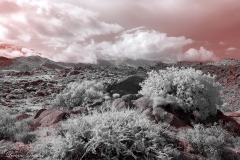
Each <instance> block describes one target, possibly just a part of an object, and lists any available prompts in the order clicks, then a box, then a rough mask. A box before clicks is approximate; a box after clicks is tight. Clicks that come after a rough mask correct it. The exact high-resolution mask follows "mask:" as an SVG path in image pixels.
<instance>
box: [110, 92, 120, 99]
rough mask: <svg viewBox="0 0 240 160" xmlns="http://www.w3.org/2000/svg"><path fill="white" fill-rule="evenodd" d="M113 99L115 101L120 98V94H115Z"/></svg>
mask: <svg viewBox="0 0 240 160" xmlns="http://www.w3.org/2000/svg"><path fill="white" fill-rule="evenodd" d="M112 97H113V99H116V98H120V94H118V93H114V94H113V95H112Z"/></svg>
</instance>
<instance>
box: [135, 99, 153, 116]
mask: <svg viewBox="0 0 240 160" xmlns="http://www.w3.org/2000/svg"><path fill="white" fill-rule="evenodd" d="M131 102H132V104H133V108H135V109H136V110H137V111H138V112H140V113H141V112H143V111H144V110H145V109H147V108H148V107H150V105H151V101H150V100H149V99H148V98H145V97H142V98H139V99H137V100H132V101H131Z"/></svg>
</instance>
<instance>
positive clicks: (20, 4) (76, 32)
mask: <svg viewBox="0 0 240 160" xmlns="http://www.w3.org/2000/svg"><path fill="white" fill-rule="evenodd" d="M8 2H9V3H11V5H12V6H17V7H16V8H18V12H13V11H12V10H11V11H12V12H7V11H6V12H5V11H4V13H5V15H4V16H0V21H1V22H2V23H0V31H3V32H1V33H2V34H3V35H2V36H0V41H3V42H6V43H12V44H16V45H22V46H26V47H30V48H35V49H37V50H39V51H40V52H45V53H46V54H47V53H48V54H49V53H51V54H54V53H56V52H60V51H61V50H64V49H66V48H67V47H68V46H71V45H72V44H74V43H81V42H83V41H85V40H86V39H88V38H90V37H92V36H97V35H106V34H111V33H118V32H120V31H122V30H123V27H122V26H120V25H118V24H116V23H107V22H104V21H101V20H99V19H98V13H96V12H94V11H91V10H88V9H86V8H83V7H81V6H75V5H73V4H71V3H66V2H62V1H61V0H60V1H58V2H56V3H53V2H51V1H47V0H41V1H35V0H21V1H8ZM0 5H1V7H2V5H3V4H2V3H1V4H0ZM1 7H0V8H1ZM19 10H20V11H19ZM0 12H2V11H0ZM48 56H51V55H48Z"/></svg>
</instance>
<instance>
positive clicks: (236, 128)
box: [216, 110, 240, 135]
mask: <svg viewBox="0 0 240 160" xmlns="http://www.w3.org/2000/svg"><path fill="white" fill-rule="evenodd" d="M228 115H229V114H228ZM216 118H217V121H219V122H222V123H223V124H224V125H225V124H227V123H230V124H231V125H230V126H229V125H225V127H226V128H227V129H228V130H229V131H233V132H235V133H237V134H238V135H240V124H239V123H238V122H237V121H236V120H235V119H234V118H233V117H230V116H227V115H225V114H223V113H222V112H221V111H220V110H217V115H216Z"/></svg>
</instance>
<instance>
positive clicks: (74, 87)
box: [55, 80, 104, 109]
mask: <svg viewBox="0 0 240 160" xmlns="http://www.w3.org/2000/svg"><path fill="white" fill-rule="evenodd" d="M103 88H104V86H103V82H102V81H100V82H97V81H95V80H93V81H84V82H82V83H78V82H72V83H69V84H68V85H67V87H66V88H65V89H64V90H63V91H62V93H60V94H58V95H57V97H56V100H55V106H60V107H62V108H65V109H71V108H73V107H76V106H79V105H82V104H83V103H84V102H87V101H91V100H93V99H98V98H101V97H103Z"/></svg>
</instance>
